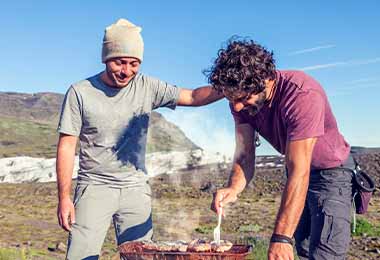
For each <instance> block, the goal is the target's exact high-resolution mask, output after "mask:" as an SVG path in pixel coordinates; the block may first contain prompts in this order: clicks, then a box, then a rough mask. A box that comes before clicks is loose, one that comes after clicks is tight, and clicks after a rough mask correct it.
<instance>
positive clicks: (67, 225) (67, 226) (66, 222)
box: [61, 212, 71, 231]
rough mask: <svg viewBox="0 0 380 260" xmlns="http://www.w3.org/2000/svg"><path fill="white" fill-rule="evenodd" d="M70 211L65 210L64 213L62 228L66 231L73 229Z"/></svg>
mask: <svg viewBox="0 0 380 260" xmlns="http://www.w3.org/2000/svg"><path fill="white" fill-rule="evenodd" d="M69 216H70V215H69V212H65V213H64V214H62V225H61V226H62V228H63V229H64V230H66V231H71V227H70V223H69Z"/></svg>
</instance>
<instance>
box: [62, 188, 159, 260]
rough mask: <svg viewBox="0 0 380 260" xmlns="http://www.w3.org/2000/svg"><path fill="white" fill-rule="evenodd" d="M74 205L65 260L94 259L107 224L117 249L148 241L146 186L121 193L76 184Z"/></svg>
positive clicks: (148, 225)
mask: <svg viewBox="0 0 380 260" xmlns="http://www.w3.org/2000/svg"><path fill="white" fill-rule="evenodd" d="M74 205H75V215H76V223H75V224H74V225H73V226H72V231H71V232H70V234H69V240H68V249H67V255H66V259H69V260H79V259H86V260H89V259H91V260H92V259H98V258H99V254H100V250H101V247H102V245H103V241H104V238H105V236H106V234H107V231H108V228H109V226H110V223H111V220H112V221H113V224H114V227H115V233H116V238H117V243H118V245H120V244H122V243H123V242H126V241H132V240H149V239H151V237H152V233H153V230H152V215H151V190H150V186H149V184H148V183H143V184H141V185H138V186H136V187H128V188H122V189H120V188H111V187H107V186H103V185H83V184H78V185H77V187H76V190H75V195H74Z"/></svg>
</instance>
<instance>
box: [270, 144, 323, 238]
mask: <svg viewBox="0 0 380 260" xmlns="http://www.w3.org/2000/svg"><path fill="white" fill-rule="evenodd" d="M316 140H317V139H316V138H308V139H304V140H299V141H291V142H289V143H288V144H287V151H286V165H287V169H288V180H287V182H286V185H285V188H284V191H283V194H282V199H281V206H280V209H279V212H278V215H277V220H276V225H275V229H274V233H275V234H281V235H286V236H289V237H292V236H293V234H294V232H295V230H296V227H297V224H298V221H299V219H300V217H301V214H302V211H303V208H304V205H305V199H306V194H307V189H308V186H309V177H310V165H311V156H312V153H313V148H314V145H315V142H316Z"/></svg>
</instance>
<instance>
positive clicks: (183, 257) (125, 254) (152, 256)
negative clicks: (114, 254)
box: [119, 242, 252, 260]
mask: <svg viewBox="0 0 380 260" xmlns="http://www.w3.org/2000/svg"><path fill="white" fill-rule="evenodd" d="M141 245H142V243H141V242H127V243H124V244H122V245H120V246H119V252H120V259H122V260H244V259H245V258H246V256H247V255H248V254H249V253H250V252H251V251H252V246H249V245H233V246H232V248H231V249H230V250H228V251H225V252H223V253H217V252H166V251H157V250H147V249H143V248H142V247H141Z"/></svg>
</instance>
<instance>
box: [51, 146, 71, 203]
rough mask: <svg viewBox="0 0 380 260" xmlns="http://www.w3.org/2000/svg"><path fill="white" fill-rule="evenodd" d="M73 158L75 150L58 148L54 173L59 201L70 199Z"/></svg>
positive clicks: (63, 147)
mask: <svg viewBox="0 0 380 260" xmlns="http://www.w3.org/2000/svg"><path fill="white" fill-rule="evenodd" d="M74 158H75V148H74V149H73V148H72V147H65V146H63V145H61V146H58V150H57V162H56V171H57V186H58V198H59V200H62V199H67V198H70V192H71V183H72V176H73V170H74Z"/></svg>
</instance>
